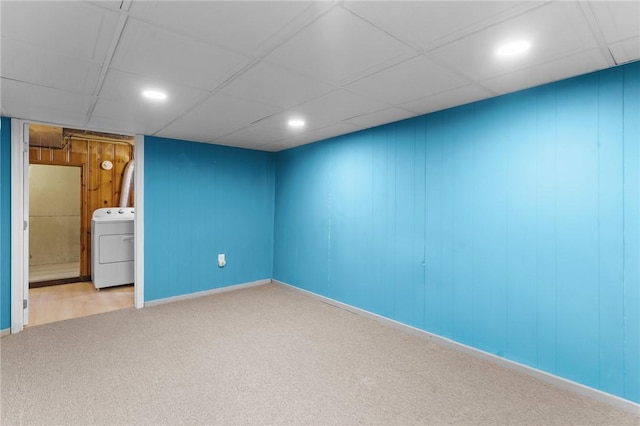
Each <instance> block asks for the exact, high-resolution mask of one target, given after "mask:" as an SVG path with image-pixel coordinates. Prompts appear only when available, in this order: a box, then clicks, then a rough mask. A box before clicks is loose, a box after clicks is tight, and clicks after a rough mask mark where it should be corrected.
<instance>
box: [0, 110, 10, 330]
mask: <svg viewBox="0 0 640 426" xmlns="http://www.w3.org/2000/svg"><path fill="white" fill-rule="evenodd" d="M10 327H11V119H10V118H7V117H0V330H5V329H8V328H10Z"/></svg>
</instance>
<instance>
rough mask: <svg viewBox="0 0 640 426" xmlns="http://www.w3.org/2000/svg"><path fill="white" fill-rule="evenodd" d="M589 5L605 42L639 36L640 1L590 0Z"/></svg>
mask: <svg viewBox="0 0 640 426" xmlns="http://www.w3.org/2000/svg"><path fill="white" fill-rule="evenodd" d="M589 6H590V7H591V10H592V11H593V14H594V15H595V17H596V20H597V21H598V25H599V26H600V30H601V31H602V35H604V38H605V40H606V41H607V43H614V42H617V41H621V40H625V39H628V38H632V37H640V2H638V1H590V2H589Z"/></svg>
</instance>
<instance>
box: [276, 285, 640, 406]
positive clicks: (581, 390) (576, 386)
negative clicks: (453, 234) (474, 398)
mask: <svg viewBox="0 0 640 426" xmlns="http://www.w3.org/2000/svg"><path fill="white" fill-rule="evenodd" d="M273 283H275V284H279V285H283V286H285V287H288V288H292V289H294V290H296V291H299V292H302V293H305V294H308V295H310V296H312V297H315V298H317V299H320V300H322V301H323V302H326V303H328V304H330V305H333V306H336V307H338V308H341V309H345V310H347V311H349V312H353V313H355V314H359V315H362V316H365V317H368V318H371V319H374V320H376V321H379V322H381V323H384V324H387V325H390V326H392V327H394V328H397V329H400V330H402V331H404V332H407V333H409V334H412V335H414V336H418V337H421V338H423V339H428V340H430V341H433V342H434V343H437V344H440V345H442V346H446V347H449V348H452V349H455V350H457V351H460V352H464V353H466V354H468V355H471V356H474V357H476V358H480V359H484V360H487V361H491V362H493V363H495V364H498V365H500V366H503V367H505V368H508V369H511V370H515V371H518V372H521V373H524V374H527V375H529V376H532V377H535V378H537V379H539V380H542V381H543V382H546V383H550V384H553V385H555V386H558V387H560V388H562V389H566V390H568V391H571V392H574V393H577V394H580V395H583V396H586V397H589V398H592V399H595V400H596V401H600V402H603V403H605V404H608V405H611V406H613V407H616V408H620V409H622V410H624V411H627V412H630V413H632V414H636V415H639V414H640V404H636V403H635V402H633V401H629V400H627V399H624V398H620V397H618V396H615V395H612V394H609V393H606V392H602V391H600V390H598V389H594V388H591V387H589V386H585V385H583V384H580V383H577V382H574V381H571V380H568V379H564V378H562V377H559V376H556V375H553V374H550V373H547V372H545V371H542V370H538V369H536V368H533V367H529V366H528V365H524V364H520V363H518V362H515V361H511V360H508V359H506V358H501V357H499V356H497V355H494V354H491V353H489V352H485V351H482V350H480V349H476V348H473V347H471V346H467V345H464V344H462V343H458V342H456V341H453V340H451V339H448V338H446V337H442V336H438V335H437V334H433V333H429V332H428V331H424V330H421V329H419V328H415V327H412V326H410V325H407V324H403V323H401V322H398V321H395V320H392V319H389V318H386V317H383V316H381V315H378V314H374V313H373V312H369V311H366V310H364V309H360V308H356V307H355V306H351V305H348V304H346V303H342V302H339V301H337V300H334V299H331V298H328V297H325V296H321V295H319V294H316V293H313V292H311V291H308V290H304V289H302V288H299V287H295V286H293V285H291V284H287V283H284V282H282V281H278V280H273Z"/></svg>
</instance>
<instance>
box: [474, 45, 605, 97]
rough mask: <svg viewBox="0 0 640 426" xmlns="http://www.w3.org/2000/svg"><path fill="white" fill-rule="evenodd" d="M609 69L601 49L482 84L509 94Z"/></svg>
mask: <svg viewBox="0 0 640 426" xmlns="http://www.w3.org/2000/svg"><path fill="white" fill-rule="evenodd" d="M604 68H607V62H606V61H605V59H604V58H603V57H602V54H601V52H600V50H599V49H593V50H590V51H588V52H582V53H578V54H577V55H573V56H569V57H566V58H562V59H559V60H557V61H554V62H552V63H547V64H544V65H536V66H533V67H531V68H527V69H524V70H519V71H516V72H513V73H510V74H506V75H501V76H500V77H497V78H492V79H489V80H485V81H483V82H481V84H482V85H483V86H485V87H487V88H489V89H490V90H493V91H495V92H496V93H500V94H502V93H509V92H515V91H518V90H522V89H526V88H529V87H534V86H539V85H541V84H545V83H550V82H552V81H558V80H562V79H565V78H570V77H575V76H577V75H580V74H584V73H587V72H591V71H596V70H600V69H604Z"/></svg>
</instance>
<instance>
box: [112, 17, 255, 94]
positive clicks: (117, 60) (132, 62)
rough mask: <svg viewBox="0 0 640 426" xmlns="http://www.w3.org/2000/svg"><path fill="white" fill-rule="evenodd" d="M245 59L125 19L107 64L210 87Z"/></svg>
mask: <svg viewBox="0 0 640 426" xmlns="http://www.w3.org/2000/svg"><path fill="white" fill-rule="evenodd" d="M249 62H250V60H249V59H248V58H247V57H244V56H241V55H238V54H236V53H233V52H230V51H228V50H224V49H221V48H218V47H215V46H212V45H209V44H206V43H202V42H198V41H195V40H193V39H191V38H189V37H186V36H182V35H179V34H176V33H173V32H169V31H166V30H162V29H159V28H156V27H153V26H151V25H149V24H146V23H143V22H141V21H137V20H135V19H129V21H127V25H126V27H125V30H124V32H123V34H122V37H121V39H120V42H119V45H118V49H117V50H116V53H115V55H114V57H113V60H112V62H111V67H113V68H116V69H118V70H121V71H127V72H132V73H136V74H143V75H148V76H151V77H157V78H162V79H164V80H166V81H172V82H174V83H178V84H182V85H184V86H190V87H195V88H202V89H211V88H213V87H215V86H217V85H219V84H220V83H222V82H223V81H224V80H225V79H227V78H229V77H230V76H231V75H233V74H234V73H235V72H237V71H239V70H240V69H241V68H242V67H244V66H246V65H247V64H249Z"/></svg>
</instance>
